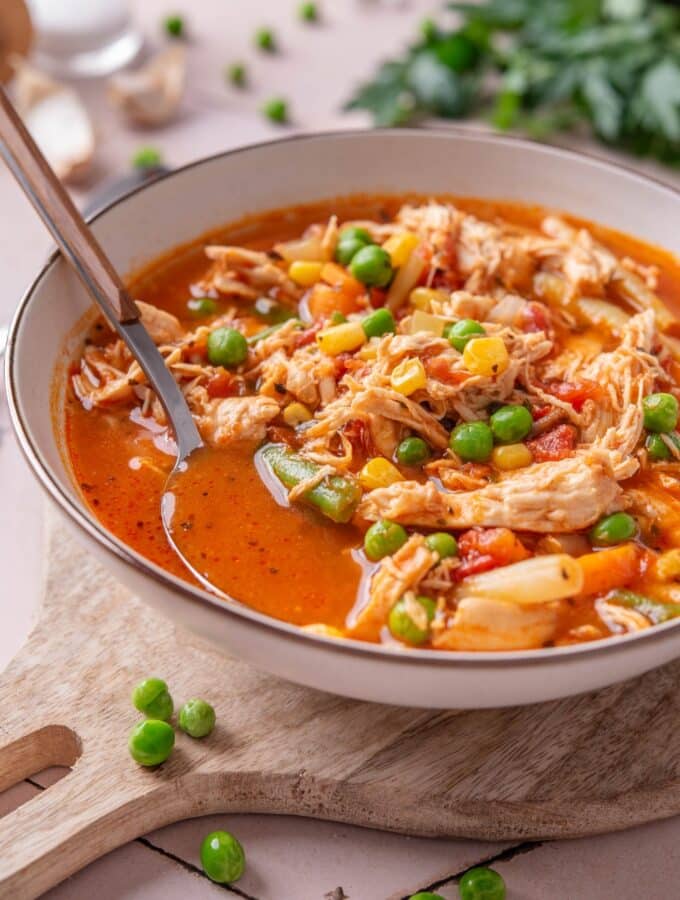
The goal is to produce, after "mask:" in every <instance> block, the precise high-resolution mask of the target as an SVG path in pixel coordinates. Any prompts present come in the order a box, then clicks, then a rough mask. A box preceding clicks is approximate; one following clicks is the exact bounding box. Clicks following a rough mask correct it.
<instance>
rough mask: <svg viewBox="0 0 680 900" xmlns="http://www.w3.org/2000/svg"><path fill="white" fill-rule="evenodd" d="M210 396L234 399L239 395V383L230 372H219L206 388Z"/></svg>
mask: <svg viewBox="0 0 680 900" xmlns="http://www.w3.org/2000/svg"><path fill="white" fill-rule="evenodd" d="M205 389H206V391H207V392H208V396H209V397H212V398H213V399H215V398H217V397H233V396H234V395H235V394H237V393H238V382H237V381H236V379H235V378H234V376H233V375H232V374H231V373H230V372H217V373H216V374H215V375H213V376H212V378H211V379H210V381H208V383H207V384H206V386H205Z"/></svg>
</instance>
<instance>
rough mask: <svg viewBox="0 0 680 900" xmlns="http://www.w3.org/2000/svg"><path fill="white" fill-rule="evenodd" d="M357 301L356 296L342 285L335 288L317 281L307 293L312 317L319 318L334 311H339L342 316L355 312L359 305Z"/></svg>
mask: <svg viewBox="0 0 680 900" xmlns="http://www.w3.org/2000/svg"><path fill="white" fill-rule="evenodd" d="M357 301H358V296H357V295H356V294H354V293H352V292H350V293H348V292H346V291H345V289H344V287H343V288H335V287H331V286H330V285H329V284H323V283H321V282H318V283H317V284H315V285H314V287H313V288H312V290H311V292H310V294H309V299H308V301H307V306H308V308H309V312H310V314H311V316H312V318H313V319H320V318H324V317H328V316H331V315H332V314H333V313H334V312H341V313H342V314H343V316H346V315H349V313H353V312H357V310H359V309H360V307H361V304H360V303H358V302H357Z"/></svg>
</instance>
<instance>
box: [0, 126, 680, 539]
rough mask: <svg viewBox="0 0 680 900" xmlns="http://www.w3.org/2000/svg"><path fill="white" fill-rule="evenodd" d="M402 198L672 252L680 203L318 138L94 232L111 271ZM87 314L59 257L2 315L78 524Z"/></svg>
mask: <svg viewBox="0 0 680 900" xmlns="http://www.w3.org/2000/svg"><path fill="white" fill-rule="evenodd" d="M405 191H415V192H419V193H424V194H427V193H433V194H434V193H452V194H459V195H472V196H478V197H489V198H500V199H510V200H513V199H514V200H521V201H524V202H529V203H538V204H542V205H545V206H548V207H554V208H555V209H558V210H565V211H568V212H571V213H574V214H576V215H579V216H583V217H585V218H589V219H593V220H595V221H597V222H600V223H602V224H604V225H608V226H610V227H613V228H617V229H619V230H621V231H627V232H629V233H631V234H633V235H635V236H637V237H639V238H642V239H644V240H647V241H649V242H651V243H654V244H658V245H661V246H665V247H666V248H667V249H669V250H671V251H673V252H674V253H676V254H678V255H680V230H679V229H677V228H675V229H673V228H671V227H670V225H671V222H673V221H676V222H677V219H678V209H679V207H680V201H679V199H678V195H677V194H676V193H674V192H673V191H672V190H671V189H669V188H664V187H663V186H661V185H659V184H656V183H654V182H652V181H649V180H647V179H644V178H641V177H639V176H637V175H635V174H633V173H631V172H628V171H625V170H622V169H617V168H614V167H612V166H610V165H608V164H605V163H601V162H599V161H597V160H594V159H591V158H586V157H580V156H576V155H573V154H569V153H565V152H563V151H558V150H553V149H550V148H546V147H542V146H539V145H532V144H527V143H526V142H523V141H517V140H514V139H504V138H498V137H480V136H471V135H455V134H450V133H446V134H444V133H433V132H429V133H428V132H360V133H340V134H335V135H320V136H311V137H306V138H297V139H289V140H284V141H280V142H276V143H271V144H265V145H261V146H257V147H253V148H248V149H245V150H241V151H235V152H231V153H227V154H225V155H222V156H218V157H214V158H211V159H207V160H204V161H201V162H198V163H195V164H193V165H190V166H188V167H186V168H184V169H182V170H180V171H178V172H176V173H174V174H172V175H171V176H169V177H167V178H165V179H163V180H161V181H158V182H155V183H154V184H152V185H150V186H149V187H146V188H145V189H143V190H140V191H138V192H137V193H135V194H133V195H131V196H129V197H128V198H126V199H124V200H122V201H119V202H118V203H116V204H114V205H113V206H112V207H110V208H109V209H108V210H106V211H105V212H104V213H102V214H100V215H99V216H98V217H97V219H96V221H95V223H94V226H93V227H94V230H95V233H96V234H97V237H98V238H99V239H100V240H101V242H102V243H103V245H104V247H105V248H106V250H107V252H108V253H109V254H110V256H111V258H112V260H113V262H114V264H115V265H116V267H117V268H118V269H119V271H121V272H128V271H131V270H133V269H135V268H137V267H138V266H140V265H141V264H142V263H144V262H146V261H148V260H150V259H152V258H153V257H154V256H156V255H157V254H159V253H161V252H162V251H164V250H167V249H169V248H171V247H173V246H174V245H177V244H180V243H182V242H185V241H188V240H190V239H192V238H195V236H196V235H198V234H200V233H202V232H204V231H206V230H207V229H209V228H212V227H216V226H219V225H222V224H224V223H225V222H228V221H230V220H234V219H238V218H240V217H242V216H245V215H247V214H251V213H258V212H263V211H266V210H267V209H272V208H276V207H282V206H286V205H296V204H300V203H305V202H312V201H315V200H321V199H324V198H328V197H333V196H339V195H342V194H350V193H360V192H366V193H371V194H373V193H381V192H384V193H400V192H405ZM90 307H91V303H90V300H89V297H88V296H87V294H86V292H85V290H84V289H83V288H82V286H81V285H80V283H79V281H78V280H77V278H76V277H75V275H73V273H72V272H71V271H70V269H69V268H68V266H67V265H66V264H65V263H64V262H63V261H61V260H56V261H55V262H52V263H51V264H49V265H48V266H46V268H45V269H44V270H43V272H42V273H41V275H40V276H39V278H38V279H37V281H36V283H35V284H34V286H33V288H32V289H31V290H30V291H29V294H28V295H27V297H26V299H25V301H24V303H23V304H22V307H21V308H20V311H19V313H18V315H17V317H16V319H15V323H14V326H13V330H12V335H11V338H10V354H9V362H8V367H9V368H8V371H9V384H10V391H11V394H12V401H13V404H14V407H15V412H16V419H17V427H18V429H19V431H20V434H21V437H22V438H23V439H24V441H25V444H26V445H27V446H28V447H29V448H30V449H29V453H30V454H31V456H32V459H33V462H34V465H37V468H38V469H39V470H40V469H42V473H41V474H42V476H43V478H44V476H45V475H46V474H47V476H48V478H49V479H50V480H51V481H52V483H53V484H56V485H57V486H58V489H59V492H60V493H61V494H62V495H63V496H64V497H66V498H68V500H69V501H70V502H71V503H72V504H74V505H75V506H76V507H78V508H79V509H80V510H81V511H83V512H85V514H86V515H87V516H88V517H89V513H87V511H86V510H85V508H84V507H83V504H82V502H81V500H80V497H79V494H78V492H77V490H76V489H75V487H74V485H73V483H72V481H71V477H70V474H69V471H68V467H67V465H66V464H65V462H64V457H63V453H62V446H61V435H60V427H59V423H60V421H61V404H62V401H63V391H64V385H65V378H64V375H65V374H66V373H65V360H67V359H68V357H69V356H70V354H71V353H72V351H73V349H74V347H75V343H76V341H77V339H78V335H77V328H78V323H79V322H80V321H81V319H82V317H83V315H84V314H85V313H86V312H87V311H88V310H89V309H90ZM55 372H56V373H57V378H56V379H55V377H54V375H55ZM89 518H91V517H89ZM116 543H118V542H116ZM119 546H120V545H119ZM121 549H122V547H121Z"/></svg>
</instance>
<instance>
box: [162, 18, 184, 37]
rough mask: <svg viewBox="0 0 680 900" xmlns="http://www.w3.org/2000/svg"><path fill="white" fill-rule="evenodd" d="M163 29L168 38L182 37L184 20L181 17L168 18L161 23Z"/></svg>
mask: <svg viewBox="0 0 680 900" xmlns="http://www.w3.org/2000/svg"><path fill="white" fill-rule="evenodd" d="M163 27H164V28H165V31H166V33H167V34H169V35H170V37H173V38H181V37H184V31H185V26H184V19H183V18H182V17H181V16H168V17H167V19H166V20H165V22H163Z"/></svg>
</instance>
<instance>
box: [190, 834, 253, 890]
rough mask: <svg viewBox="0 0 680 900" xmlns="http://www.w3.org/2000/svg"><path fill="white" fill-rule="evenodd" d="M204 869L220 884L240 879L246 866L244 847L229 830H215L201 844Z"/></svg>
mask: <svg viewBox="0 0 680 900" xmlns="http://www.w3.org/2000/svg"><path fill="white" fill-rule="evenodd" d="M201 865H202V866H203V871H204V872H205V874H206V875H207V876H208V878H211V879H212V880H213V881H216V882H217V883H218V884H231V883H233V882H234V881H238V880H239V878H240V877H241V875H243V872H244V871H245V867H246V855H245V853H244V852H243V847H242V846H241V844H240V843H239V841H237V840H236V838H235V837H234V835H233V834H229V832H228V831H213V832H211V833H210V834H209V835H208V836H207V837H206V838H204V839H203V843H202V844H201Z"/></svg>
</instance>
